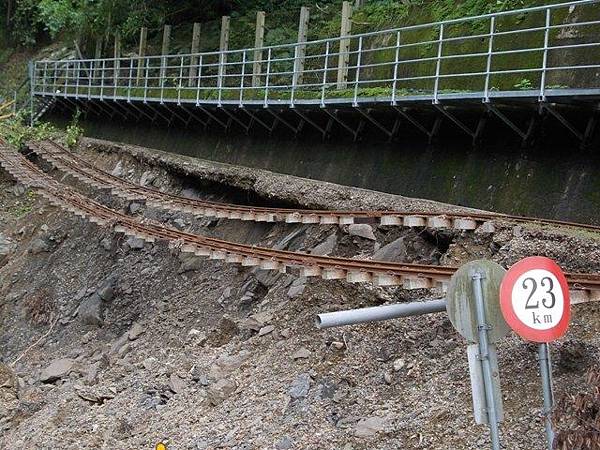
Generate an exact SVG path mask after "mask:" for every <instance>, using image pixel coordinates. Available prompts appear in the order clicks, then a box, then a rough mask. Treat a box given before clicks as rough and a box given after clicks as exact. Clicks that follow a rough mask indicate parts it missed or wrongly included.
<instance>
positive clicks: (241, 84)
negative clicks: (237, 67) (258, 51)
mask: <svg viewBox="0 0 600 450" xmlns="http://www.w3.org/2000/svg"><path fill="white" fill-rule="evenodd" d="M261 59H262V56H261ZM245 76H246V50H244V51H243V52H242V70H241V71H240V102H239V105H238V106H239V107H240V108H242V107H243V102H244V77H245ZM254 76H255V73H254V72H253V73H252V77H253V80H254ZM252 86H254V81H253V82H252Z"/></svg>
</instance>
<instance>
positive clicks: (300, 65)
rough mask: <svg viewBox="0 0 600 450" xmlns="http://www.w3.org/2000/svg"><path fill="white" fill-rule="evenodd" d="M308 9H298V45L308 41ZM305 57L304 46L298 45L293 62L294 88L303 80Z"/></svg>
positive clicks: (304, 7)
mask: <svg viewBox="0 0 600 450" xmlns="http://www.w3.org/2000/svg"><path fill="white" fill-rule="evenodd" d="M309 19H310V9H309V8H308V7H306V6H303V7H302V8H300V23H299V25H298V43H299V44H300V43H303V42H306V40H307V39H308V21H309ZM305 57H306V45H298V50H296V58H295V60H294V83H293V84H294V86H298V85H299V84H302V80H303V78H304V59H305Z"/></svg>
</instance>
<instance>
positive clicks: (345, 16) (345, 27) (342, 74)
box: [337, 1, 352, 89]
mask: <svg viewBox="0 0 600 450" xmlns="http://www.w3.org/2000/svg"><path fill="white" fill-rule="evenodd" d="M351 32H352V5H351V4H350V2H348V1H345V2H344V3H343V4H342V26H341V29H340V37H341V38H342V39H340V55H339V58H338V76H337V88H338V89H346V87H347V86H348V62H349V61H350V55H349V54H348V51H349V50H350V39H349V38H346V36H349V35H350V33H351Z"/></svg>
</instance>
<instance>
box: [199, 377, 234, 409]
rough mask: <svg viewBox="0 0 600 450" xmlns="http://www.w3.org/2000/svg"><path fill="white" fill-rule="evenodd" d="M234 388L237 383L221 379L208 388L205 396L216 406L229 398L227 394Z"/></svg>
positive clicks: (231, 392)
mask: <svg viewBox="0 0 600 450" xmlns="http://www.w3.org/2000/svg"><path fill="white" fill-rule="evenodd" d="M236 389H237V384H236V382H235V381H233V380H228V379H221V380H219V381H217V382H216V383H215V384H213V385H211V386H210V387H209V388H208V390H207V392H206V398H207V399H208V401H209V403H210V404H211V405H213V406H217V405H220V404H221V403H223V402H224V401H225V400H226V399H227V398H229V396H231V394H233V393H234V392H235V390H236Z"/></svg>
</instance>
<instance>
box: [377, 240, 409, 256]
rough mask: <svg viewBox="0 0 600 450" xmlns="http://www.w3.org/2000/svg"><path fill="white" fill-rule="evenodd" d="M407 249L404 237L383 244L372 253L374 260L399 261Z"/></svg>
mask: <svg viewBox="0 0 600 450" xmlns="http://www.w3.org/2000/svg"><path fill="white" fill-rule="evenodd" d="M406 253H407V249H406V244H405V243H404V238H403V237H401V238H398V239H396V240H395V241H392V242H390V243H389V244H387V245H384V246H383V247H381V248H380V249H379V250H377V251H376V252H375V253H374V254H373V259H374V260H376V261H401V260H403V259H404V258H405V257H406Z"/></svg>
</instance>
